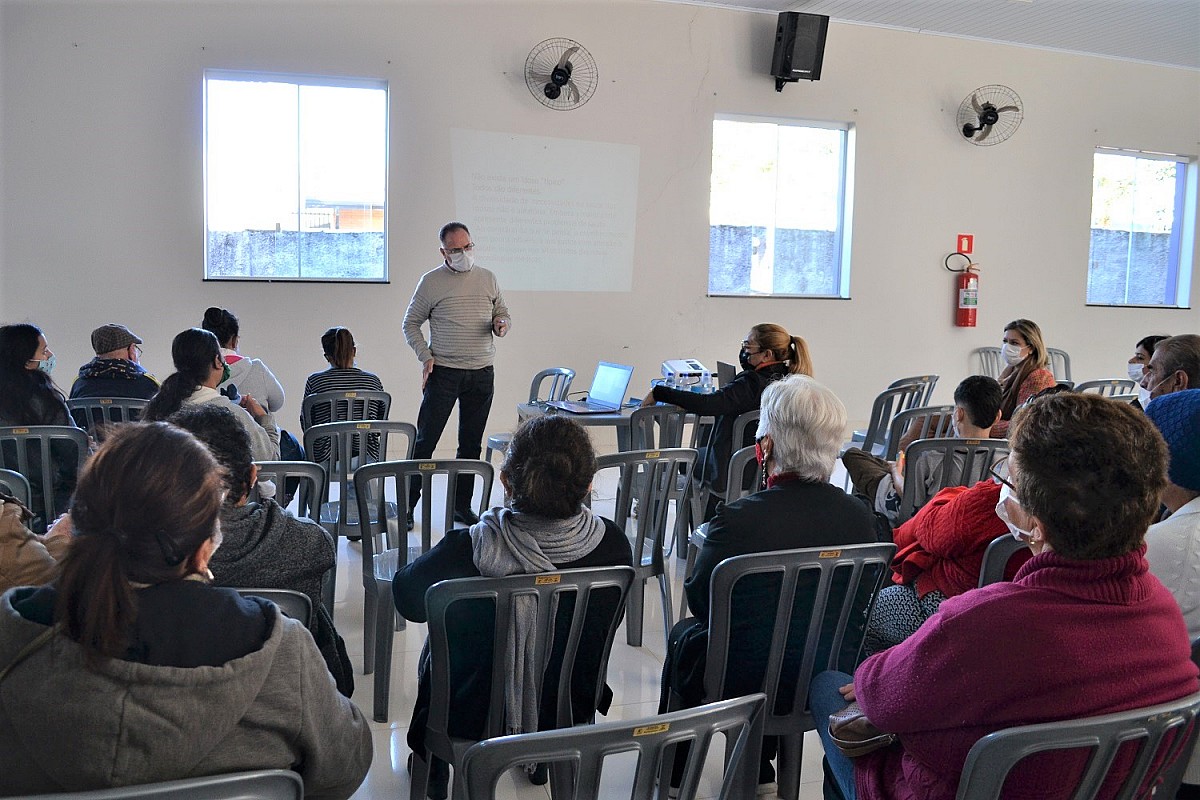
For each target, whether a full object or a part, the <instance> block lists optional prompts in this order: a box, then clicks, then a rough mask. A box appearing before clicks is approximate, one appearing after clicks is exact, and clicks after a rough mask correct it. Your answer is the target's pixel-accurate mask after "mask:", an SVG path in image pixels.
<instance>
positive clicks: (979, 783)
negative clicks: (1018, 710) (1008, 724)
mask: <svg viewBox="0 0 1200 800" xmlns="http://www.w3.org/2000/svg"><path fill="white" fill-rule="evenodd" d="M1197 712H1200V692H1198V693H1196V694H1192V695H1187V696H1185V697H1181V698H1179V699H1178V700H1174V701H1172V702H1170V703H1162V704H1160V705H1156V706H1150V707H1147V708H1136V709H1133V710H1131V711H1120V712H1117V713H1115V714H1104V715H1102V716H1097V717H1087V718H1084V719H1074V720H1063V721H1061V722H1046V723H1042V724H1039V725H1022V726H1020V727H1016V728H1006V729H1005V730H1000V731H996V732H995V733H990V734H988V735H987V736H984V737H983V738H982V739H980V740H979V741H977V742H976V743H975V745H974V746H973V747H972V748H971V751H970V752H969V753H968V754H967V760H966V763H965V764H964V765H963V772H962V777H961V778H960V780H959V782H958V795H957V797H958V800H968V798H969V799H970V800H996V799H998V798H999V797H1000V796H1001V790H1002V789H1003V788H1004V781H1005V778H1006V777H1007V776H1008V773H1009V771H1010V770H1011V769H1012V768H1013V767H1014V766H1015V765H1016V764H1018V763H1019V762H1020V761H1022V760H1023V759H1025V758H1028V757H1029V756H1032V755H1034V754H1035V753H1041V752H1045V751H1052V750H1053V751H1058V750H1066V749H1070V750H1084V749H1086V750H1089V751H1091V755H1090V757H1089V758H1088V761H1087V766H1086V768H1085V770H1084V773H1083V775H1082V776H1081V778H1080V780H1079V783H1078V784H1077V786H1076V790H1075V794H1074V795H1073V798H1074V800H1089V799H1090V798H1094V797H1098V796H1100V794H1101V788H1102V787H1104V784H1105V783H1106V779H1107V778H1108V775H1109V770H1110V769H1111V768H1112V765H1113V759H1114V756H1116V755H1117V752H1118V750H1121V749H1123V746H1125V745H1129V744H1131V743H1137V755H1136V757H1135V758H1134V760H1133V763H1132V765H1131V766H1130V768H1129V771H1128V773H1126V775H1125V779H1124V781H1123V782H1122V784H1121V791H1120V792H1118V793H1117V794H1116V797H1118V798H1133V797H1149V796H1150V794H1151V793H1153V794H1154V796H1155V797H1174V796H1175V793H1176V791H1178V789H1179V784H1180V781H1181V780H1182V778H1183V768H1184V766H1185V764H1186V763H1187V760H1188V758H1189V756H1190V754H1191V752H1192V748H1193V746H1194V745H1195V741H1196V732H1197V723H1196V715H1197ZM1156 762H1157V763H1156ZM1152 767H1153V769H1151V768H1152ZM1151 787H1153V792H1151V790H1150V789H1151ZM1058 788H1060V789H1061V788H1064V787H1062V786H1060V787H1058ZM1112 788H1115V787H1108V789H1107V790H1106V792H1105V796H1111V795H1110V794H1109V791H1111V789H1112Z"/></svg>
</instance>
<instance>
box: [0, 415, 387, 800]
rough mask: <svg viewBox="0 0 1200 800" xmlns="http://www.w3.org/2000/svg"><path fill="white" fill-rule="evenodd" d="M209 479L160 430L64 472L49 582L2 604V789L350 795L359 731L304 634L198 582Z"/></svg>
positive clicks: (355, 780) (133, 433)
mask: <svg viewBox="0 0 1200 800" xmlns="http://www.w3.org/2000/svg"><path fill="white" fill-rule="evenodd" d="M224 492H225V485H224V481H223V480H222V474H221V469H220V468H219V466H218V465H217V462H216V461H215V459H214V458H213V457H212V456H211V455H210V454H209V452H208V450H207V449H205V447H204V446H203V445H202V444H200V443H199V442H198V441H197V440H196V439H195V438H194V437H193V436H192V435H191V434H189V433H187V432H186V431H183V430H181V429H179V428H177V427H175V426H173V425H169V424H166V423H149V424H133V425H125V426H121V427H120V429H119V430H116V431H114V432H113V433H112V434H110V435H109V438H108V439H107V440H106V441H105V442H104V444H103V446H102V447H101V448H100V450H99V451H98V452H97V453H96V454H95V455H94V456H93V457H92V459H91V460H90V461H89V462H88V465H87V467H86V468H85V469H84V471H83V473H82V475H81V476H80V479H79V483H78V486H77V488H76V493H75V498H74V502H73V505H72V508H71V512H70V513H71V520H72V524H73V527H74V530H75V540H74V542H73V543H72V546H71V548H70V550H69V552H68V554H67V556H66V557H65V559H64V560H63V562H62V569H61V573H60V577H59V579H58V581H57V582H56V583H55V584H52V585H49V586H43V587H18V588H15V589H11V590H9V591H8V592H6V593H5V594H4V595H2V596H0V742H3V746H0V776H3V777H2V779H0V795H23V794H39V793H47V792H64V791H85V790H90V789H100V788H106V787H116V786H132V785H137V784H144V783H153V782H158V781H167V780H174V779H179V778H189V777H198V776H204V775H217V774H223V773H229V772H238V771H244V770H252V769H270V768H282V769H293V770H295V771H296V772H298V773H299V774H300V776H301V778H302V779H303V781H304V789H305V794H306V796H307V797H309V798H329V799H330V800H340V799H341V798H348V797H349V796H350V795H351V794H353V793H354V791H355V790H356V789H357V788H358V786H359V784H360V783H361V782H362V780H363V778H364V777H365V776H366V773H367V770H368V769H369V767H370V764H371V757H372V743H371V731H370V728H369V726H368V725H367V722H366V720H365V719H364V718H363V716H362V714H361V712H360V711H359V710H358V709H357V708H356V707H355V706H354V705H353V704H352V703H351V702H350V701H349V700H348V699H346V698H345V697H342V696H341V695H340V694H339V693H338V691H337V688H336V687H335V686H334V682H333V679H332V678H331V677H330V675H329V672H328V670H327V669H326V668H325V664H324V662H323V660H322V659H321V656H320V653H318V652H317V648H316V647H315V646H314V645H313V641H312V637H311V636H309V634H308V632H307V631H306V630H305V629H304V627H303V625H301V624H300V623H299V622H296V621H295V620H292V619H289V618H286V617H284V616H282V615H281V614H280V613H279V612H278V611H277V609H276V608H275V606H274V605H272V604H270V603H268V602H266V601H264V600H259V599H257V598H243V597H241V596H240V595H239V594H238V593H237V592H235V591H234V590H232V589H222V588H218V587H216V586H213V585H211V583H210V582H209V581H210V580H211V578H210V577H209V569H208V565H209V562H210V561H211V559H212V554H213V552H214V551H216V550H217V549H218V547H219V546H220V541H221V532H220V526H219V525H218V517H219V515H220V512H221V506H222V497H223V494H224Z"/></svg>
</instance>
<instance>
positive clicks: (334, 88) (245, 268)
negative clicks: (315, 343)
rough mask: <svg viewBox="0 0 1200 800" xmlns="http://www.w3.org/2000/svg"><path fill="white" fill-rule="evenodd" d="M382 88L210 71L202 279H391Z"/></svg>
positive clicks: (206, 97)
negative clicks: (389, 277) (388, 259)
mask: <svg viewBox="0 0 1200 800" xmlns="http://www.w3.org/2000/svg"><path fill="white" fill-rule="evenodd" d="M387 142H388V116H387V84H386V83H385V82H384V81H373V80H349V79H341V78H321V77H308V76H297V75H275V74H264V73H247V72H230V71H225V70H208V71H206V72H205V73H204V217H205V247H204V250H205V259H204V262H205V263H204V276H205V278H206V279H240V280H247V279H248V280H312V281H377V282H383V281H386V280H387V277H388V270H387V161H388V149H387Z"/></svg>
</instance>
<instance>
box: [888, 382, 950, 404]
mask: <svg viewBox="0 0 1200 800" xmlns="http://www.w3.org/2000/svg"><path fill="white" fill-rule="evenodd" d="M940 377H941V376H940V375H912V376H910V377H907V378H897V379H896V380H894V381H892V382H891V383H890V384H888V387H887V388H889V389H895V388H898V387H900V386H907V385H908V384H910V383H919V384H921V385H922V386H924V387H925V394H924V395H922V396H921V399H920V401H919V402H918V403H917V405H922V406H927V405H929V402H930V401H931V400H933V390H934V389H936V388H937V382H938V378H940Z"/></svg>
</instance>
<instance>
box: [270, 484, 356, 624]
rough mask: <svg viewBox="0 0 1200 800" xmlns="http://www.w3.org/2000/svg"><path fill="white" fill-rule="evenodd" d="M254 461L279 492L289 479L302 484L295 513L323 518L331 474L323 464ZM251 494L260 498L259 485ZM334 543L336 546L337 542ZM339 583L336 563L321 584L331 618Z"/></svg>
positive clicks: (324, 600) (317, 518)
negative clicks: (326, 471) (336, 584)
mask: <svg viewBox="0 0 1200 800" xmlns="http://www.w3.org/2000/svg"><path fill="white" fill-rule="evenodd" d="M254 463H255V464H256V465H257V466H258V479H259V480H260V481H272V482H273V483H274V484H275V486H276V487H277V491H278V492H282V491H283V487H284V485H285V484H286V482H287V481H288V480H289V479H295V480H298V481H299V482H300V487H299V490H298V491H297V493H296V515H297V516H300V517H308V518H309V519H311V520H314V521H319V520H320V518H321V508H322V506H324V505H325V503H326V502H328V500H329V477H328V476H327V475H326V474H325V468H324V467H322V466H321V465H320V464H314V463H312V462H311V461H255V462H254ZM250 494H251V498H250V499H251V500H257V498H258V487H257V485H256V486H255V487H254V488H253V489H252V490H251V492H250ZM277 497H279V500H280V505H282V504H283V503H282V501H283V500H284V499H286V498H284V497H283V495H282V494H279V495H277ZM334 544H335V545H336V542H335V543H334ZM336 582H337V564H334V565H333V566H332V567H330V569H329V571H328V572H327V573H325V578H324V580H323V582H322V584H321V605H323V606H325V610H326V611H328V612H329V615H330V617H332V616H333V598H334V593H335V590H336V586H335V583H336Z"/></svg>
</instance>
